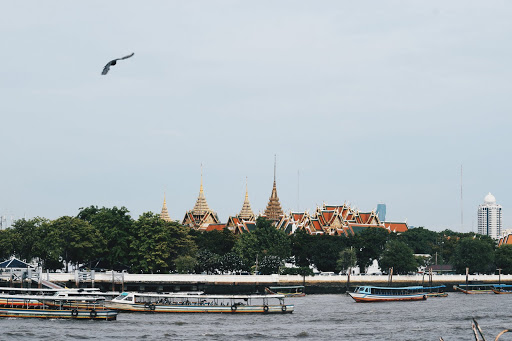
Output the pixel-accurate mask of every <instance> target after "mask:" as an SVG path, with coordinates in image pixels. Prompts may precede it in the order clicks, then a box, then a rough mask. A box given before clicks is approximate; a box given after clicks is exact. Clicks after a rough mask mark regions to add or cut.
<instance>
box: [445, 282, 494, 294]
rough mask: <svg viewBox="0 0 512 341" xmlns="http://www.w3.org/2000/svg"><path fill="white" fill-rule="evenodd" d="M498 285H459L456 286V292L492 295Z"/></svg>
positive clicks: (454, 287)
mask: <svg viewBox="0 0 512 341" xmlns="http://www.w3.org/2000/svg"><path fill="white" fill-rule="evenodd" d="M497 285H498V284H468V285H466V284H459V285H454V286H453V289H454V290H455V291H460V292H463V293H465V294H492V293H493V288H494V287H496V286H497Z"/></svg>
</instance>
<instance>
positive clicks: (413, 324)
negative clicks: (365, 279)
mask: <svg viewBox="0 0 512 341" xmlns="http://www.w3.org/2000/svg"><path fill="white" fill-rule="evenodd" d="M287 303H291V304H294V305H295V312H294V313H293V314H285V315H259V314H256V315H243V314H235V315H232V314H151V313H120V314H119V315H118V317H117V321H90V320H87V321H77V320H39V319H22V318H8V319H2V318H0V339H1V340H27V339H30V340H69V339H79V340H93V339H94V340H162V339H170V340H230V341H232V340H305V341H309V340H335V339H336V340H351V341H357V340H393V341H395V340H414V341H419V340H436V341H438V340H439V337H443V339H444V340H445V341H453V340H474V336H473V332H472V330H471V318H475V319H476V320H477V321H478V323H479V324H480V326H481V328H482V329H483V331H484V335H485V336H486V338H487V339H488V340H494V338H495V336H496V335H497V334H498V333H499V332H500V331H501V330H503V329H505V328H507V327H508V328H512V309H511V303H512V295H495V294H488V295H465V294H462V293H449V296H448V297H444V298H441V297H432V298H429V299H428V300H426V301H418V302H384V303H355V302H354V301H353V300H352V299H351V298H350V297H349V296H346V295H309V296H306V297H299V298H290V299H288V300H287ZM502 340H503V341H506V340H512V332H511V333H508V334H504V335H503V336H502V337H501V338H500V341H502Z"/></svg>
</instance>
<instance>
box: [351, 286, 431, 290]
mask: <svg viewBox="0 0 512 341" xmlns="http://www.w3.org/2000/svg"><path fill="white" fill-rule="evenodd" d="M358 287H359V288H371V289H380V290H421V289H424V288H426V287H423V286H414V287H375V286H372V285H360V286H358Z"/></svg>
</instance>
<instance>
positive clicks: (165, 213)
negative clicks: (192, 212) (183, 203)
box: [160, 193, 172, 221]
mask: <svg viewBox="0 0 512 341" xmlns="http://www.w3.org/2000/svg"><path fill="white" fill-rule="evenodd" d="M160 219H162V220H165V221H172V220H171V217H169V211H168V210H167V203H166V202H165V193H164V205H163V206H162V212H160Z"/></svg>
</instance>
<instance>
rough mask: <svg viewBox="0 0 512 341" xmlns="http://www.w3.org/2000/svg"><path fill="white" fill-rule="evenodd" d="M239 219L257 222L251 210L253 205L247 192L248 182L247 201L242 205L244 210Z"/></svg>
mask: <svg viewBox="0 0 512 341" xmlns="http://www.w3.org/2000/svg"><path fill="white" fill-rule="evenodd" d="M238 218H240V219H243V220H256V216H255V215H254V212H253V211H252V209H251V204H250V203H249V192H248V190H247V181H246V183H245V200H244V204H243V205H242V210H241V211H240V213H239V214H238Z"/></svg>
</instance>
